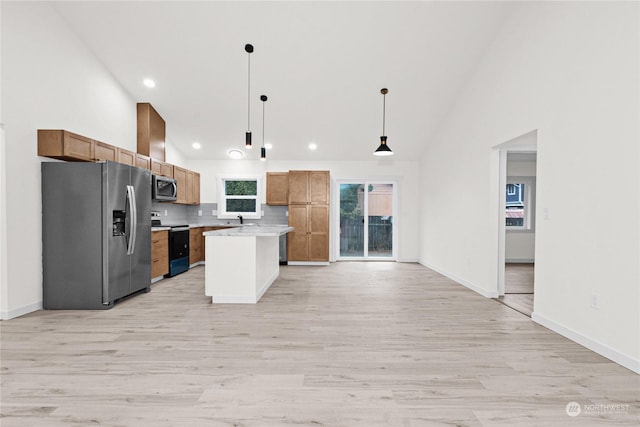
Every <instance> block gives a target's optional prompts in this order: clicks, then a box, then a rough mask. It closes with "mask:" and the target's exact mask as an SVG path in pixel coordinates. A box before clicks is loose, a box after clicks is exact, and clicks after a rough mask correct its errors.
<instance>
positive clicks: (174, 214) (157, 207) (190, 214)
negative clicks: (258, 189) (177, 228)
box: [151, 202, 289, 225]
mask: <svg viewBox="0 0 640 427" xmlns="http://www.w3.org/2000/svg"><path fill="white" fill-rule="evenodd" d="M261 209H262V211H263V212H264V215H263V216H262V218H260V219H247V220H246V222H251V223H257V224H287V223H288V222H289V217H288V216H287V211H288V207H287V206H269V205H266V204H263V205H262V207H261ZM151 210H152V211H153V212H159V213H160V218H159V219H160V221H162V224H165V225H166V224H211V223H227V222H229V223H231V224H235V223H239V222H240V221H239V220H237V219H230V220H229V219H218V216H217V215H213V214H212V212H213V211H217V210H218V204H217V203H202V204H200V205H177V204H174V203H162V202H153V203H152V204H151ZM199 211H201V212H202V216H199V215H198V212H199ZM165 214H166V215H165Z"/></svg>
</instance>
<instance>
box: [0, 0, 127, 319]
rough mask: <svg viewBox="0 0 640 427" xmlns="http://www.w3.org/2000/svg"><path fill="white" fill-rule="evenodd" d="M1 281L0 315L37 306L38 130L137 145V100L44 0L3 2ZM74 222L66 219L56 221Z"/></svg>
mask: <svg viewBox="0 0 640 427" xmlns="http://www.w3.org/2000/svg"><path fill="white" fill-rule="evenodd" d="M1 7H2V15H1V19H2V21H1V23H2V26H1V31H2V38H1V42H2V65H1V66H2V73H1V74H2V76H1V79H2V83H1V84H2V95H1V102H2V114H3V118H2V120H3V121H4V128H5V145H6V146H5V155H6V164H5V165H6V171H5V172H6V176H7V181H8V183H7V186H6V204H7V205H6V206H7V209H6V214H7V215H6V226H7V229H6V244H7V247H8V248H11V250H9V251H7V260H6V265H7V272H6V273H7V275H6V277H7V283H6V285H5V286H6V289H4V290H3V292H2V294H1V295H2V296H3V297H5V295H6V302H5V301H3V304H2V307H3V308H2V313H0V315H1V317H2V318H3V319H7V318H11V317H16V316H19V315H22V314H25V313H28V312H30V311H34V310H37V309H39V308H41V307H42V238H41V236H42V216H41V211H42V202H41V194H40V186H41V184H40V179H41V178H40V176H41V175H40V163H41V162H42V161H45V160H49V159H44V158H40V157H38V155H37V130H38V129H66V130H69V131H72V132H76V133H79V134H81V135H86V136H88V137H91V138H95V139H98V140H101V141H104V142H106V143H109V144H113V145H117V146H120V147H123V148H126V149H129V150H132V151H136V104H135V101H134V100H133V99H132V98H131V97H130V95H129V94H128V93H127V92H126V91H125V90H124V89H123V88H122V86H120V84H119V83H118V82H116V81H115V80H114V79H113V77H112V76H111V74H110V73H109V72H108V71H107V70H106V69H105V68H104V67H103V66H102V64H101V63H100V62H99V61H98V60H96V59H95V57H94V56H93V54H92V53H91V52H90V51H89V50H88V49H87V48H86V46H85V45H84V44H83V43H82V42H81V41H80V40H79V39H78V38H77V37H76V36H75V34H74V33H73V32H72V31H71V30H70V29H69V28H68V26H67V25H66V24H65V23H64V22H63V21H62V20H61V19H60V17H59V16H58V15H57V13H56V12H55V11H54V10H53V9H52V7H51V6H50V5H49V4H47V3H46V2H38V3H35V2H2V4H1ZM61 226H64V227H69V229H70V230H72V228H73V224H61Z"/></svg>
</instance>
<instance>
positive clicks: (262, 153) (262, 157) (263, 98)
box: [260, 95, 268, 161]
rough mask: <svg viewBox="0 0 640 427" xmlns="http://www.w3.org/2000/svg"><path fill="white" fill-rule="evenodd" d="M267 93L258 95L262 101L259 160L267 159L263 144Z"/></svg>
mask: <svg viewBox="0 0 640 427" xmlns="http://www.w3.org/2000/svg"><path fill="white" fill-rule="evenodd" d="M267 99H268V98H267V95H260V101H262V147H261V148H260V160H262V161H265V160H267V149H266V148H265V146H264V105H265V103H266V102H267Z"/></svg>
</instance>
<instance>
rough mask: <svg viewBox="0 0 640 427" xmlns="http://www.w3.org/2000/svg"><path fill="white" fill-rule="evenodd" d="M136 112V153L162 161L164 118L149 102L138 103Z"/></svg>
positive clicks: (163, 152)
mask: <svg viewBox="0 0 640 427" xmlns="http://www.w3.org/2000/svg"><path fill="white" fill-rule="evenodd" d="M137 113H138V150H137V151H138V153H141V154H144V155H145V156H149V157H151V158H153V159H158V160H160V161H163V162H164V160H165V149H164V142H165V136H166V124H165V122H164V120H163V119H162V117H160V114H158V112H157V111H156V110H155V109H154V108H153V107H152V106H151V104H149V103H138V104H137ZM165 176H166V175H165Z"/></svg>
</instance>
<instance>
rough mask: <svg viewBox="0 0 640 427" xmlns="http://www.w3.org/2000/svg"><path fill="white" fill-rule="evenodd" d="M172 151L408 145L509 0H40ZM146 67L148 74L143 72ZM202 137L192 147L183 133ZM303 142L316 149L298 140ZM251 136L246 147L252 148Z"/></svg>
mask: <svg viewBox="0 0 640 427" xmlns="http://www.w3.org/2000/svg"><path fill="white" fill-rule="evenodd" d="M53 5H54V8H55V9H56V10H57V11H58V13H59V14H60V15H61V17H62V18H63V20H64V21H66V22H67V23H68V25H69V26H70V27H71V28H72V30H73V31H74V32H75V33H76V34H77V35H78V37H79V38H80V39H82V40H83V41H84V42H85V43H86V45H87V46H88V47H89V49H90V50H91V51H92V52H93V53H94V54H95V55H96V57H97V58H98V59H99V60H100V61H101V62H102V63H103V64H104V65H105V67H106V68H107V69H109V71H110V72H111V73H112V74H113V76H114V77H115V78H116V79H117V80H118V81H119V82H120V83H121V84H122V86H123V87H124V88H125V89H126V90H127V91H128V92H129V93H130V94H131V96H132V97H133V99H134V100H135V101H136V102H150V103H151V104H152V105H153V106H154V107H155V108H156V109H157V110H158V112H159V113H160V114H161V115H162V116H163V118H164V119H165V121H166V123H167V139H168V140H169V141H170V143H171V144H172V145H173V146H174V147H175V148H176V149H178V150H179V151H180V152H181V153H182V154H183V155H184V157H185V158H199V159H203V158H206V159H225V158H227V154H226V152H227V150H228V149H230V148H239V149H243V150H244V133H245V131H246V130H247V53H246V52H245V50H244V46H245V44H246V43H251V44H253V45H254V47H255V51H254V53H252V54H251V100H250V107H251V121H250V126H251V130H252V132H253V140H254V146H255V145H257V146H260V144H261V141H262V124H263V122H262V107H263V103H262V102H261V101H260V99H259V98H260V95H262V94H264V95H267V96H268V98H269V100H268V101H267V102H266V104H264V107H265V133H264V138H265V141H266V142H269V143H271V144H272V145H273V149H272V150H270V151H269V154H268V156H269V159H277V160H306V159H318V160H374V159H375V157H374V156H372V152H373V150H375V148H377V146H378V144H379V137H380V135H381V134H382V101H383V99H382V95H381V94H380V89H381V88H383V87H387V88H388V89H389V93H388V95H387V96H386V133H387V135H388V138H389V139H388V144H389V146H390V147H391V148H392V149H393V151H394V152H395V156H393V158H395V159H397V160H415V159H417V158H418V157H419V156H420V154H421V153H422V151H423V150H424V148H425V146H426V144H428V143H429V139H430V137H431V136H432V135H433V133H434V132H435V131H436V129H437V127H438V124H439V123H440V121H441V120H443V118H444V117H445V116H446V114H447V112H448V110H449V109H450V107H451V105H452V103H453V102H454V101H455V99H456V97H457V96H458V94H459V93H460V91H461V89H462V88H463V87H464V85H465V83H466V81H467V80H468V78H469V76H470V75H472V73H473V71H474V67H475V66H476V65H477V63H478V61H479V59H480V58H481V57H482V55H483V54H484V53H485V51H486V49H487V48H488V46H489V45H490V44H491V42H492V41H493V40H494V38H495V36H496V33H497V31H499V29H500V27H501V26H502V23H503V22H504V20H505V19H508V17H509V14H510V12H511V11H512V9H513V8H514V7H516V6H514V4H512V3H510V2H415V1H413V2H395V1H394V2H391V1H390V2H364V1H357V2H244V1H239V2H217V1H216V2H213V1H196V2H183V1H181V2H166V1H162V2H148V1H143V2H53ZM147 77H150V78H153V79H154V80H155V81H156V87H155V88H154V89H149V88H147V87H145V86H144V85H143V84H142V81H143V79H144V78H147ZM194 141H198V142H200V144H201V145H202V148H201V149H200V150H194V149H193V148H192V146H191V145H192V143H193V142H194ZM310 142H315V143H316V144H317V146H318V149H317V150H316V151H313V152H312V151H310V150H309V149H308V144H309V143H310ZM258 156H259V150H255V149H254V150H251V152H248V153H247V156H246V157H245V158H258Z"/></svg>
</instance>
